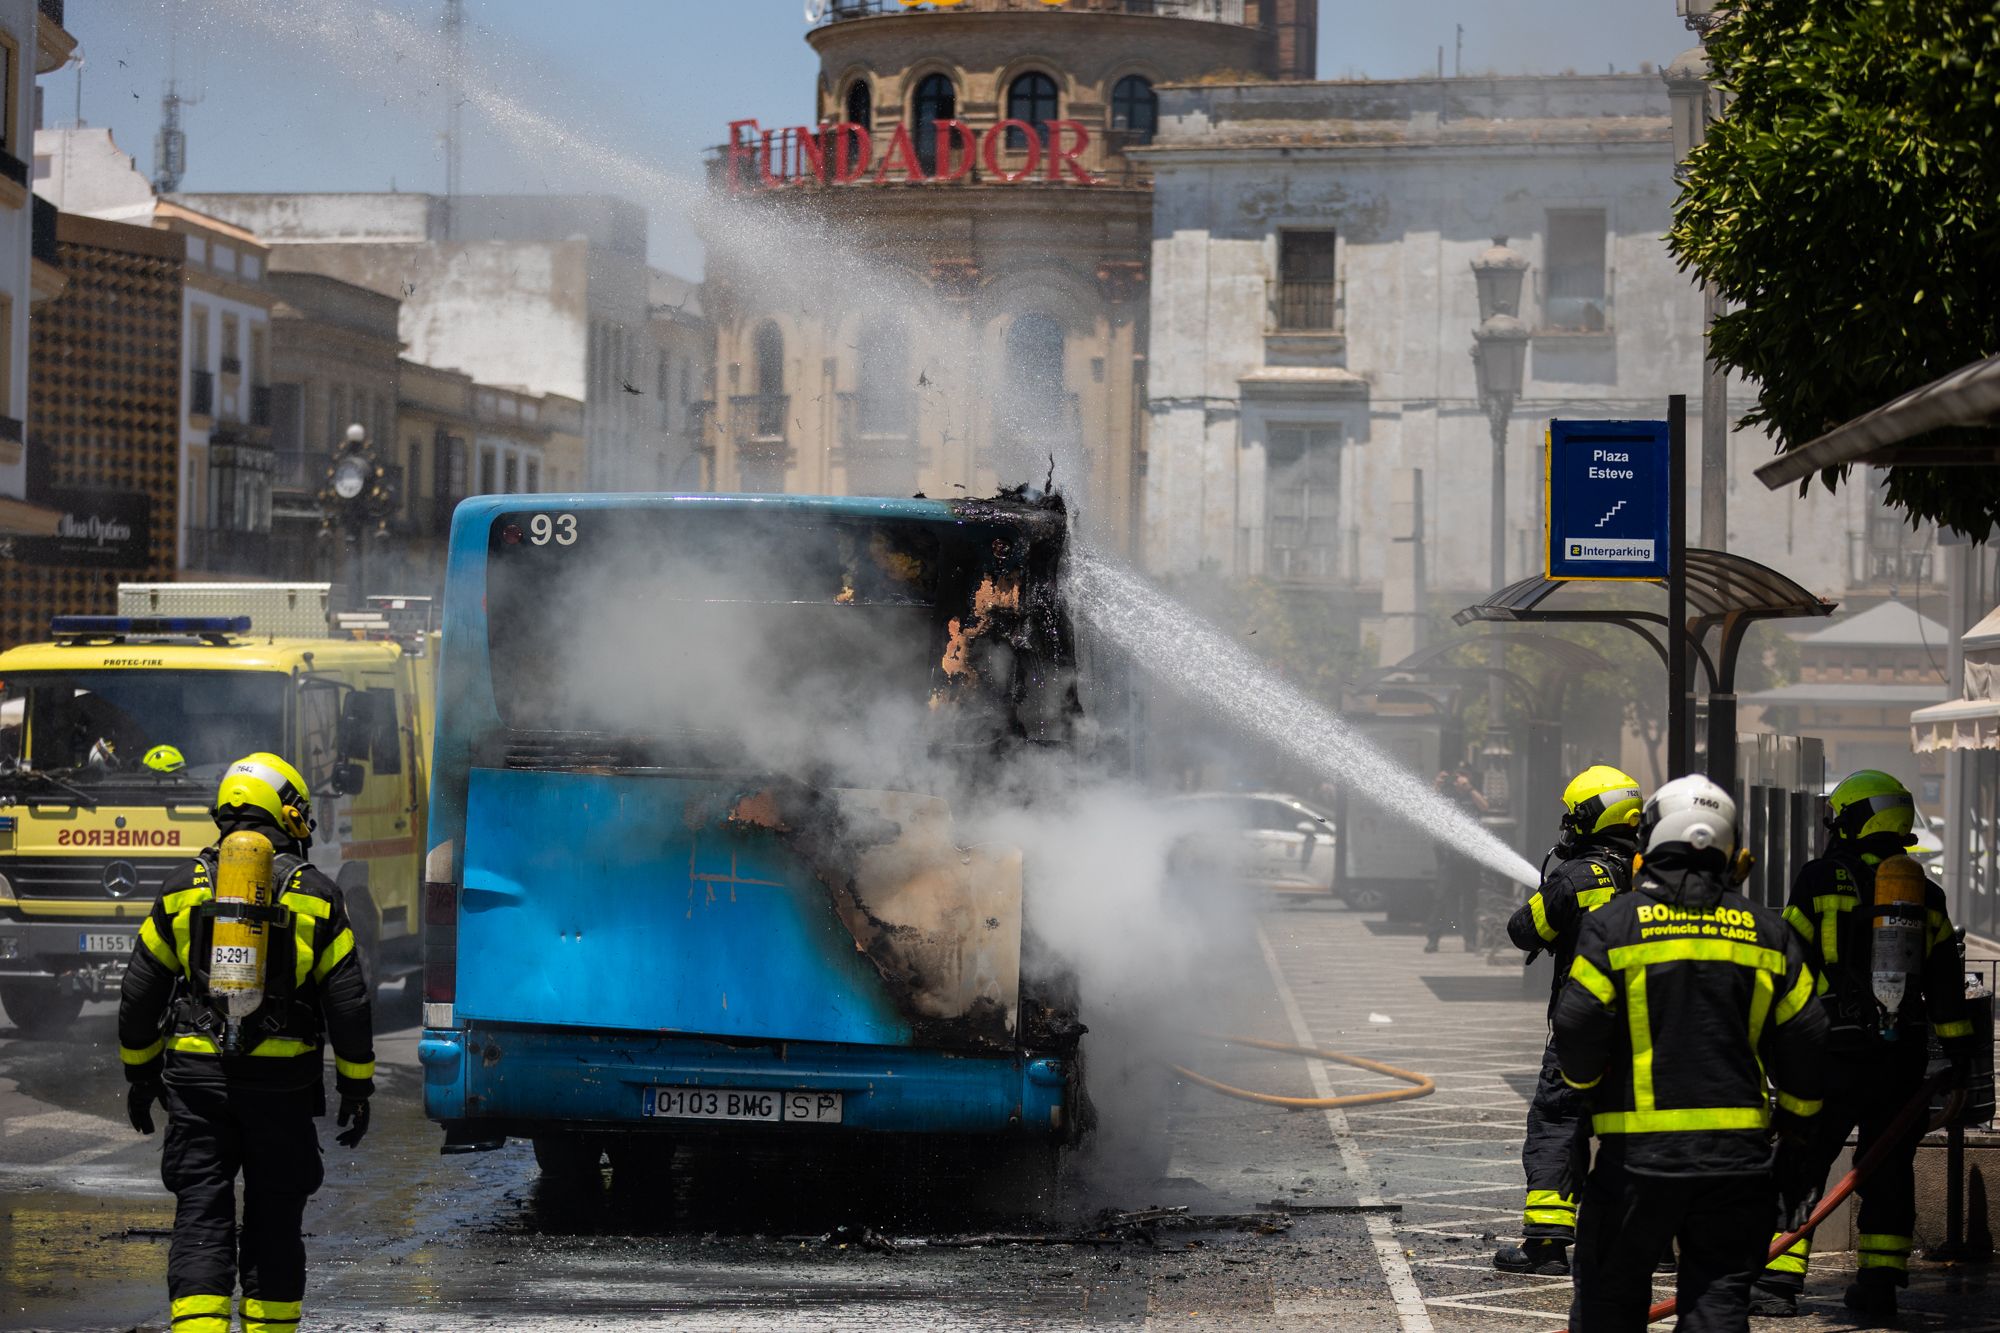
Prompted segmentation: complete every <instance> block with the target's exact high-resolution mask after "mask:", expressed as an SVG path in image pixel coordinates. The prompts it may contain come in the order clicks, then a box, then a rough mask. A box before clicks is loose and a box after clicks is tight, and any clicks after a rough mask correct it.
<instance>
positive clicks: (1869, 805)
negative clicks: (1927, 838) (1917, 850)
mask: <svg viewBox="0 0 2000 1333" xmlns="http://www.w3.org/2000/svg"><path fill="white" fill-rule="evenodd" d="M1827 805H1828V806H1829V808H1830V812H1829V814H1828V816H1827V821H1826V826H1827V828H1828V829H1829V830H1830V831H1831V832H1832V833H1833V836H1834V837H1836V838H1847V839H1849V840H1850V841H1853V842H1859V841H1861V840H1862V839H1863V838H1872V837H1874V836H1875V835H1876V834H1878V833H1893V834H1895V835H1896V836H1897V837H1899V838H1901V839H1902V840H1903V845H1904V846H1906V847H1907V846H1909V844H1910V842H1911V838H1910V830H1911V829H1912V828H1913V827H1915V825H1916V822H1917V802H1916V798H1915V797H1913V796H1911V795H1910V789H1909V788H1908V787H1905V786H1904V785H1903V784H1902V783H1901V782H1899V781H1898V780H1897V779H1895V778H1894V777H1891V776H1890V775H1889V774H1887V773H1884V772H1883V771H1882V770H1881V769H1879V768H1864V769H1862V770H1861V771H1859V772H1857V773H1850V774H1848V775H1847V776H1846V777H1845V778H1843V779H1841V782H1840V785H1839V786H1837V787H1835V788H1834V789H1833V795H1832V796H1831V797H1829V798H1828V799H1827Z"/></svg>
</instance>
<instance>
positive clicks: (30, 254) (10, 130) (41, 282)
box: [0, 0, 76, 527]
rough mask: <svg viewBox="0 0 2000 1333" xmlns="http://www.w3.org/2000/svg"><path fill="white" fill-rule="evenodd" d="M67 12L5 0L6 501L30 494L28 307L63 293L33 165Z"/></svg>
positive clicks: (2, 403) (0, 425)
mask: <svg viewBox="0 0 2000 1333" xmlns="http://www.w3.org/2000/svg"><path fill="white" fill-rule="evenodd" d="M62 11H63V7H62V5H61V4H49V3H43V4H37V3H36V2H35V0H0V498H5V499H13V500H21V499H24V498H25V497H26V496H27V493H28V427H27V417H28V309H29V307H30V306H31V305H33V304H34V303H35V302H36V301H38V300H45V299H47V298H48V297H51V296H54V295H56V294H57V293H58V292H60V291H61V290H62V274H61V271H60V269H59V268H58V267H57V266H56V255H55V244H56V238H55V215H54V212H53V211H52V210H49V209H47V208H46V207H45V208H44V209H43V214H44V216H43V217H42V219H41V221H40V224H39V226H38V224H37V222H36V217H35V214H36V208H35V205H34V196H33V194H32V190H33V183H32V179H31V178H32V176H33V170H32V167H31V165H30V162H29V159H30V157H32V156H33V154H34V151H35V149H34V137H35V78H36V76H37V75H40V74H48V73H51V72H53V71H55V70H57V69H60V68H61V67H62V66H63V65H65V64H67V63H68V61H69V58H70V56H71V54H72V53H73V52H74V51H75V49H76V39H75V38H74V37H72V36H70V34H69V33H68V32H66V31H65V30H64V29H63V26H62ZM38 233H39V234H38ZM0 527H4V525H0Z"/></svg>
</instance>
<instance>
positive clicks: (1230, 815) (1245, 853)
mask: <svg viewBox="0 0 2000 1333" xmlns="http://www.w3.org/2000/svg"><path fill="white" fill-rule="evenodd" d="M1171 805H1172V806H1173V807H1174V808H1176V809H1177V810H1178V811H1180V812H1182V813H1183V814H1184V816H1185V819H1186V823H1187V826H1188V828H1189V830H1190V831H1189V833H1188V834H1187V836H1186V837H1184V838H1182V839H1181V841H1180V842H1179V843H1178V844H1177V845H1176V846H1175V848H1174V853H1173V867H1174V869H1175V870H1176V871H1177V872H1180V873H1182V874H1194V873H1200V874H1217V875H1222V876H1226V877H1228V878H1230V879H1233V880H1235V881H1236V882H1237V883H1239V884H1242V885H1243V886H1245V887H1247V888H1255V889H1265V890H1268V891H1270V892H1273V893H1282V894H1286V895H1293V894H1298V895H1319V896H1326V897H1330V896H1332V894H1333V871H1334V854H1335V850H1336V848H1335V838H1336V832H1335V829H1334V826H1333V819H1332V817H1331V816H1329V815H1327V814H1326V813H1324V812H1323V811H1320V810H1316V809H1314V808H1313V807H1312V806H1310V805H1307V804H1306V803H1305V802H1304V801H1301V800H1300V799H1299V798H1298V797H1296V796H1288V795H1286V794H1285V793H1283V792H1262V791H1260V792H1202V793H1200V794H1198V795H1193V796H1176V797H1173V798H1171Z"/></svg>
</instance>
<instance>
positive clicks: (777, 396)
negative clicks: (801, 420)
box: [729, 393, 792, 448]
mask: <svg viewBox="0 0 2000 1333" xmlns="http://www.w3.org/2000/svg"><path fill="white" fill-rule="evenodd" d="M791 418H792V396H791V395H790V394H788V393H737V394H731V395H730V396H729V423H730V427H731V430H732V432H733V434H734V436H735V439H736V444H737V447H738V448H741V447H743V446H744V445H749V444H767V445H768V444H776V445H778V446H779V447H781V448H782V447H783V446H784V443H785V427H787V426H789V425H790V424H791Z"/></svg>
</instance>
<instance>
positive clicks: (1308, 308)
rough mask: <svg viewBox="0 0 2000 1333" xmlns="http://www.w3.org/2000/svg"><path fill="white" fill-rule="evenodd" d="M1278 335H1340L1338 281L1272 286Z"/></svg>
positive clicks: (1295, 281)
mask: <svg viewBox="0 0 2000 1333" xmlns="http://www.w3.org/2000/svg"><path fill="white" fill-rule="evenodd" d="M1271 319H1272V326H1271V327H1272V332H1274V333H1338V332H1339V331H1340V280H1339V279H1338V278H1278V279H1276V280H1274V281H1273V282H1272V283H1271Z"/></svg>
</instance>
